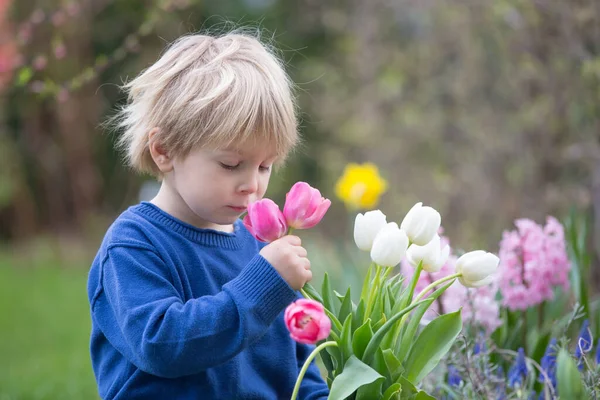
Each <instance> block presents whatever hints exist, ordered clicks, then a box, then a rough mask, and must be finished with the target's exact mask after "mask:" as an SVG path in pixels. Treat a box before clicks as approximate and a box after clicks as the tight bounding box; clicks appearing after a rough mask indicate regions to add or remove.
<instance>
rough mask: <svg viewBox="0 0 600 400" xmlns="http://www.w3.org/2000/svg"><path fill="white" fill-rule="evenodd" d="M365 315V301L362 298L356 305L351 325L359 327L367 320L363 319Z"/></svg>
mask: <svg viewBox="0 0 600 400" xmlns="http://www.w3.org/2000/svg"><path fill="white" fill-rule="evenodd" d="M364 317H365V302H364V301H363V299H360V302H359V303H358V307H356V311H355V312H354V317H352V326H354V327H359V326H362V324H363V323H365V322H367V321H365V320H364Z"/></svg>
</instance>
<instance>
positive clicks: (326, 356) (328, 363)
mask: <svg viewBox="0 0 600 400" xmlns="http://www.w3.org/2000/svg"><path fill="white" fill-rule="evenodd" d="M319 356H320V357H321V360H322V361H323V366H325V369H326V370H327V376H333V371H334V369H335V366H334V365H333V360H332V359H331V354H330V353H328V352H327V351H321V352H320V353H319Z"/></svg>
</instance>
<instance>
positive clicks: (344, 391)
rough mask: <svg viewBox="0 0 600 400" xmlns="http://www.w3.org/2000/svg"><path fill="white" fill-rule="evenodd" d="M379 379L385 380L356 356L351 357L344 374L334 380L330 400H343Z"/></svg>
mask: <svg viewBox="0 0 600 400" xmlns="http://www.w3.org/2000/svg"><path fill="white" fill-rule="evenodd" d="M377 379H383V376H381V375H380V374H379V373H378V372H377V371H375V370H374V369H373V368H371V367H369V366H368V365H367V364H365V363H363V362H362V361H360V360H359V359H358V358H356V357H355V356H351V357H350V358H349V359H348V361H347V362H346V364H345V365H344V370H343V372H342V373H341V374H339V375H338V376H336V377H335V379H334V380H333V384H332V385H331V391H330V392H329V397H328V400H343V399H345V398H346V397H348V396H350V395H351V394H352V393H354V392H355V391H356V390H358V388H359V387H361V386H363V385H368V384H369V383H371V382H375V381H376V380H377Z"/></svg>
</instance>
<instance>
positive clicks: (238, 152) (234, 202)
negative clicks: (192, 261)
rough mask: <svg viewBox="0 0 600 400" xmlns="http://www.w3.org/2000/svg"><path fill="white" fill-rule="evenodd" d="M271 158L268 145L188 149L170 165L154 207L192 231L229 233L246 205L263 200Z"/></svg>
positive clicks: (273, 156)
mask: <svg viewBox="0 0 600 400" xmlns="http://www.w3.org/2000/svg"><path fill="white" fill-rule="evenodd" d="M276 158H277V157H276V155H275V154H274V152H273V151H272V149H270V148H268V146H264V147H253V148H246V149H233V148H232V149H224V150H209V149H199V150H194V151H192V152H191V153H190V154H188V155H187V156H186V157H182V158H176V159H174V160H173V164H172V170H171V171H170V172H168V173H167V174H166V175H165V176H164V180H163V185H162V187H161V190H160V193H159V195H158V196H157V198H156V199H155V200H156V204H157V205H158V206H159V207H161V208H163V209H164V210H165V211H166V212H168V213H170V214H172V215H173V216H175V217H177V218H179V219H181V220H183V221H185V222H187V223H189V224H192V225H194V226H196V227H198V228H211V229H217V230H224V231H231V229H232V226H231V224H232V223H233V222H234V221H235V220H236V219H237V218H238V217H239V216H240V214H242V213H243V212H244V211H245V210H246V207H247V206H248V204H249V203H251V202H253V201H256V200H259V199H261V198H262V197H263V196H264V194H265V192H266V190H267V186H268V184H269V178H270V177H271V169H272V165H273V163H274V162H275V160H276ZM153 202H155V201H154V200H153Z"/></svg>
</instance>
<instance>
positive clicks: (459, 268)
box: [456, 250, 500, 288]
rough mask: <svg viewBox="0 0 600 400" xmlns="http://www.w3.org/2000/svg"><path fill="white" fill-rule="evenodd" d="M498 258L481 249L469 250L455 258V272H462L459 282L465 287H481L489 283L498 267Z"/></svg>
mask: <svg viewBox="0 0 600 400" xmlns="http://www.w3.org/2000/svg"><path fill="white" fill-rule="evenodd" d="M499 263H500V259H499V258H498V256H496V255H495V254H492V253H487V252H485V251H483V250H476V251H470V252H468V253H465V254H463V255H462V256H461V257H460V258H459V259H458V260H456V272H457V273H459V274H462V276H461V277H459V278H458V280H459V282H460V283H462V284H463V285H464V286H466V287H473V288H476V287H481V286H485V285H488V284H490V283H491V282H492V281H493V280H494V277H493V274H494V273H495V272H496V270H497V269H498V264H499Z"/></svg>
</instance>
